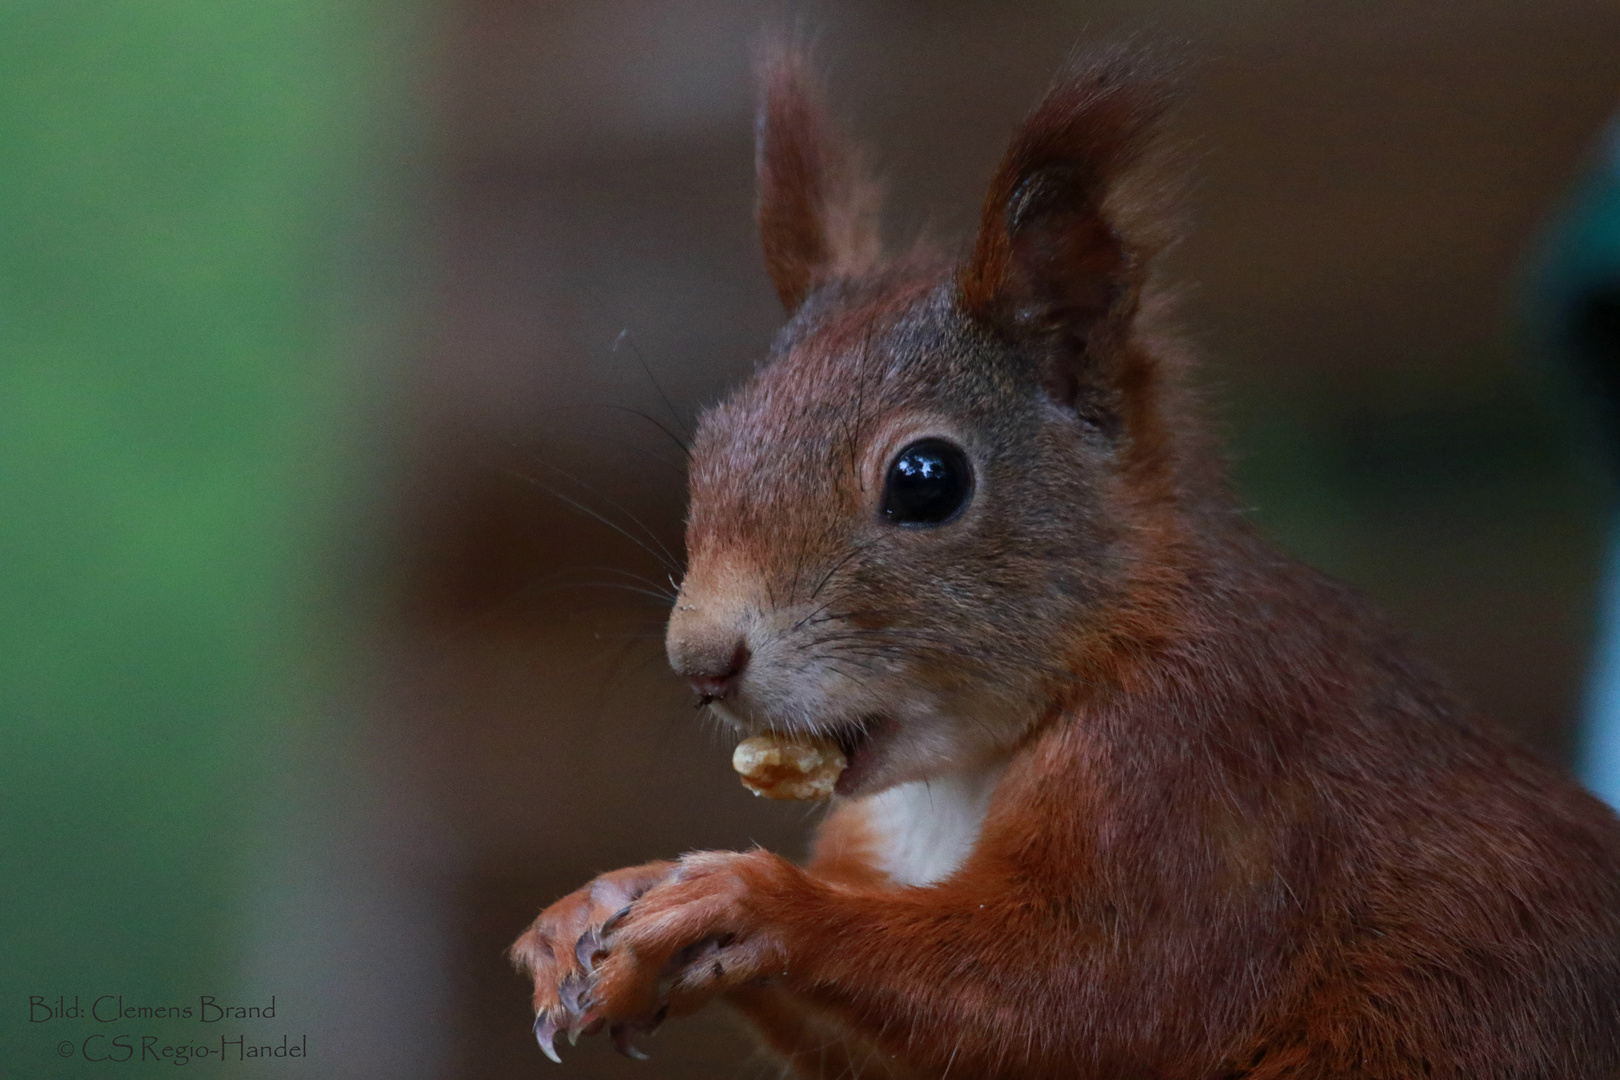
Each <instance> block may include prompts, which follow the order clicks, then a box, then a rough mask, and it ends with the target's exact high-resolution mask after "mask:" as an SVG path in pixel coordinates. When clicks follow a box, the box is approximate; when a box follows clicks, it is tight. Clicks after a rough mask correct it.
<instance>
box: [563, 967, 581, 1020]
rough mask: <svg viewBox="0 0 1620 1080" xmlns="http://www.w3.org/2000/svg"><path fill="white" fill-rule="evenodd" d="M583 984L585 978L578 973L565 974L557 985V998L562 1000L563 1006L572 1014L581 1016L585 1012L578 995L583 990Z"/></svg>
mask: <svg viewBox="0 0 1620 1080" xmlns="http://www.w3.org/2000/svg"><path fill="white" fill-rule="evenodd" d="M585 985H586V984H585V980H584V979H582V978H580V977H579V976H578V975H565V976H564V977H563V981H562V983H561V984H560V985H559V986H558V987H557V998H558V999H559V1000H560V1001H561V1002H562V1005H563V1008H565V1009H567V1010H568V1011H569V1012H570V1013H571V1014H573V1015H574V1016H582V1015H584V1013H585V1010H584V1009H583V1008H581V1007H580V1002H579V995H580V994H581V993H582V992H583V991H584V989H585Z"/></svg>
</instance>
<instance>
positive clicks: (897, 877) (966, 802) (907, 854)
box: [866, 765, 1005, 885]
mask: <svg viewBox="0 0 1620 1080" xmlns="http://www.w3.org/2000/svg"><path fill="white" fill-rule="evenodd" d="M1004 768H1005V766H1004V765H996V766H994V767H992V768H988V769H982V770H978V771H975V772H966V773H951V774H949V775H947V776H941V777H936V778H934V779H932V780H929V781H927V782H918V783H912V784H901V785H899V786H898V787H892V788H890V789H889V790H888V791H885V792H882V793H880V794H877V795H873V796H872V797H871V798H870V799H869V800H867V807H866V824H867V827H868V828H869V829H870V830H871V835H872V837H873V839H874V840H875V845H874V847H875V852H874V854H876V856H877V859H878V863H879V865H880V866H882V868H883V869H884V871H886V872H887V873H888V875H889V877H890V879H891V880H893V881H894V882H895V884H897V885H932V884H934V883H935V882H937V881H942V880H944V879H945V878H948V877H950V876H951V875H952V874H953V873H955V872H956V869H957V867H959V866H961V865H962V863H963V861H964V860H966V859H967V857H968V855H969V854H970V853H971V852H972V851H973V845H974V844H976V843H978V840H979V829H980V828H981V827H982V826H983V825H984V814H985V811H986V810H987V809H988V808H989V806H990V796H991V795H992V794H994V793H995V790H996V784H997V783H999V782H1000V780H1001V773H1002V771H1003V769H1004Z"/></svg>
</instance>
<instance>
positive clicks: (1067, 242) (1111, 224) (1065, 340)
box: [958, 47, 1174, 396]
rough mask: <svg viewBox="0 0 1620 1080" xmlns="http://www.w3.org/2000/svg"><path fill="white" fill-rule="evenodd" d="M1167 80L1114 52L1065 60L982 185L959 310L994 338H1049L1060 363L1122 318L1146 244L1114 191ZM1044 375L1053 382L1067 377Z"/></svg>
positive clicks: (1163, 73) (1143, 143)
mask: <svg viewBox="0 0 1620 1080" xmlns="http://www.w3.org/2000/svg"><path fill="white" fill-rule="evenodd" d="M1172 74H1173V72H1172V70H1171V68H1170V67H1169V66H1168V65H1166V64H1164V63H1162V62H1160V61H1158V60H1155V59H1150V58H1149V57H1147V56H1146V55H1145V54H1142V53H1140V52H1138V51H1135V50H1131V49H1127V48H1125V47H1117V48H1114V49H1112V50H1109V51H1106V52H1103V53H1101V54H1097V55H1093V56H1090V57H1083V58H1076V59H1074V60H1071V61H1070V63H1069V65H1068V66H1067V68H1066V69H1065V70H1064V72H1063V74H1062V75H1061V76H1060V77H1059V79H1058V80H1057V82H1056V83H1055V84H1054V85H1053V87H1052V89H1051V90H1050V91H1048V92H1047V95H1046V98H1045V99H1044V100H1043V101H1042V102H1041V104H1040V105H1039V106H1038V107H1037V108H1036V109H1035V111H1034V112H1033V113H1031V114H1030V116H1029V118H1028V119H1027V120H1025V121H1024V124H1023V126H1022V127H1021V128H1020V129H1019V130H1018V133H1017V134H1016V135H1015V136H1014V138H1013V142H1012V145H1011V146H1010V147H1009V148H1008V150H1007V154H1006V156H1005V157H1004V158H1003V160H1002V162H1001V166H1000V168H999V169H998V170H997V172H996V176H995V179H994V180H993V181H992V182H991V185H990V191H989V194H988V195H987V196H986V198H985V203H984V211H983V214H982V217H981V220H980V226H979V235H978V238H977V240H976V242H975V245H974V249H973V252H972V255H971V257H970V258H969V260H968V262H967V264H966V265H965V266H964V267H963V268H962V270H961V273H960V276H959V278H958V286H959V291H960V296H961V300H962V304H963V306H964V308H966V310H967V311H968V312H969V313H970V314H972V315H974V316H975V317H977V318H980V319H982V320H984V321H986V322H989V323H991V324H993V325H995V326H996V327H997V328H998V329H1000V330H1002V331H1003V332H1005V333H1009V334H1014V335H1019V336H1023V335H1028V334H1039V335H1043V336H1046V337H1050V338H1053V339H1054V340H1055V341H1056V342H1057V343H1059V344H1060V345H1061V346H1062V347H1063V348H1064V349H1065V350H1066V351H1067V353H1068V354H1069V362H1070V366H1071V367H1072V366H1073V365H1074V364H1076V363H1078V362H1079V359H1080V354H1082V353H1084V351H1085V349H1086V346H1087V344H1088V343H1089V342H1090V341H1091V340H1092V339H1093V338H1094V336H1095V334H1096V333H1097V332H1098V331H1099V329H1101V328H1102V327H1104V326H1105V325H1107V324H1109V323H1110V322H1124V321H1128V319H1129V316H1130V314H1131V313H1132V310H1133V309H1134V305H1135V302H1136V293H1137V288H1138V286H1139V285H1140V284H1141V279H1142V277H1143V275H1144V272H1145V265H1144V264H1145V261H1146V257H1147V255H1149V254H1151V251H1150V250H1148V249H1150V248H1151V247H1152V246H1153V244H1152V243H1150V242H1149V241H1150V238H1149V237H1148V236H1146V235H1132V232H1133V229H1132V228H1131V227H1128V223H1126V222H1125V221H1124V220H1123V218H1124V216H1125V215H1123V214H1122V213H1121V212H1120V205H1121V203H1122V202H1124V201H1127V198H1126V197H1125V196H1122V194H1121V192H1122V189H1124V188H1128V187H1130V186H1131V180H1132V178H1133V175H1134V174H1135V173H1136V172H1137V171H1138V167H1139V166H1140V165H1141V164H1142V163H1143V162H1144V161H1145V160H1146V158H1147V154H1148V151H1149V149H1150V148H1151V146H1152V144H1153V136H1154V134H1155V132H1156V130H1157V128H1158V126H1159V124H1160V121H1161V120H1162V119H1163V117H1164V114H1165V113H1166V112H1167V110H1168V109H1169V107H1170V105H1171V103H1172V101H1173V97H1174V95H1173V93H1172V87H1173V85H1174V80H1173V79H1172V77H1171V76H1172ZM1049 375H1051V376H1053V377H1054V378H1055V380H1056V382H1057V383H1059V384H1062V385H1072V384H1073V383H1074V382H1075V380H1076V379H1077V378H1078V375H1077V373H1076V372H1075V371H1073V370H1069V371H1063V372H1055V373H1049ZM1049 381H1051V380H1049ZM1060 396H1061V395H1060Z"/></svg>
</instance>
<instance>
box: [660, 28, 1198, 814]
mask: <svg viewBox="0 0 1620 1080" xmlns="http://www.w3.org/2000/svg"><path fill="white" fill-rule="evenodd" d="M761 74H762V91H761V97H760V109H759V121H758V155H757V169H758V176H759V204H758V217H759V224H760V231H761V234H762V240H763V246H764V252H765V261H766V265H767V267H768V269H769V272H770V275H771V278H772V281H773V282H774V283H775V285H776V289H777V292H778V293H779V294H780V296H781V298H782V301H783V303H784V305H785V306H786V308H787V309H788V311H789V313H790V319H789V322H788V323H787V325H786V326H785V327H784V328H783V330H782V332H781V334H780V335H779V337H778V338H777V340H776V342H775V343H774V345H773V347H772V349H771V351H770V354H769V356H768V357H767V359H766V360H765V362H764V363H763V364H762V365H761V366H760V368H759V370H758V371H757V372H756V374H755V375H754V376H753V378H752V379H751V380H750V381H749V382H748V383H747V384H745V385H744V386H742V387H741V388H740V389H739V390H738V391H737V392H735V393H734V394H733V395H732V396H731V397H730V398H729V399H728V400H726V401H725V402H723V403H722V404H720V405H718V406H716V407H715V408H713V409H711V410H709V411H708V412H707V413H706V414H705V415H704V416H703V418H702V420H701V423H700V426H699V429H698V433H697V437H696V440H695V446H694V449H693V454H692V466H691V478H690V486H691V506H690V513H689V517H688V525H687V554H688V571H687V574H686V577H685V579H684V581H683V582H682V585H681V589H680V595H679V597H678V599H677V601H676V604H675V609H674V611H673V613H672V615H671V618H670V621H669V628H668V635H667V639H666V644H667V649H668V653H669V658H670V662H671V663H672V665H673V666H674V668H675V670H676V671H677V672H679V673H680V674H683V675H685V676H687V677H688V678H689V679H691V680H692V682H693V685H694V687H696V688H697V689H698V690H699V692H700V693H702V694H703V695H704V696H705V698H706V699H708V700H709V701H710V702H711V703H712V704H713V706H714V707H715V710H716V712H717V713H718V714H719V715H720V716H721V717H722V718H724V719H726V720H728V721H730V722H732V723H733V724H734V725H735V726H737V727H738V728H739V729H741V730H743V731H745V732H749V733H754V732H758V731H763V730H775V731H784V732H805V733H813V734H817V735H821V736H824V737H828V738H831V739H833V740H835V741H837V742H839V743H840V744H841V745H842V746H843V747H844V749H845V751H846V753H847V754H848V755H849V758H850V767H849V769H848V770H847V771H846V772H845V774H844V776H843V778H842V779H841V781H840V784H839V791H840V793H842V794H847V795H859V794H868V793H872V792H875V791H878V790H882V789H883V788H886V787H889V786H892V785H894V784H897V783H902V782H906V781H910V780H920V779H926V778H928V777H931V776H936V775H940V774H942V773H945V772H949V771H954V770H958V769H964V768H971V767H975V766H977V765H982V764H987V763H990V762H992V761H994V760H996V759H997V758H998V757H1000V756H1003V755H1005V754H1006V753H1008V752H1009V751H1010V749H1011V748H1012V747H1013V746H1014V745H1015V744H1016V743H1017V742H1018V741H1019V740H1020V739H1021V738H1022V737H1023V736H1024V735H1025V734H1026V733H1027V732H1028V731H1029V730H1031V728H1032V727H1034V726H1036V725H1037V724H1039V723H1040V722H1041V721H1042V719H1043V718H1045V717H1047V716H1049V715H1051V714H1052V713H1053V712H1054V710H1056V709H1059V708H1061V707H1063V706H1064V705H1065V704H1066V703H1069V702H1072V701H1074V700H1075V698H1076V695H1077V694H1081V693H1084V692H1085V688H1086V687H1087V686H1088V685H1091V684H1092V683H1093V682H1094V681H1095V680H1094V672H1095V671H1096V670H1098V669H1099V665H1100V664H1101V659H1100V658H1101V657H1102V656H1103V655H1104V654H1105V653H1107V652H1109V651H1110V650H1112V651H1116V652H1117V651H1118V650H1119V649H1120V648H1121V647H1122V646H1121V645H1120V640H1119V638H1120V627H1121V625H1122V621H1121V618H1122V616H1121V612H1122V609H1123V607H1124V606H1128V605H1129V604H1130V603H1131V598H1130V597H1131V589H1132V582H1133V581H1136V580H1137V579H1139V578H1140V577H1141V576H1142V574H1143V573H1144V565H1145V563H1147V562H1151V561H1152V559H1153V555H1152V553H1151V552H1149V551H1148V550H1147V547H1148V546H1149V545H1150V544H1151V543H1154V542H1156V541H1154V540H1153V539H1152V538H1153V537H1155V536H1157V535H1158V533H1159V531H1160V527H1159V522H1160V521H1161V519H1162V517H1163V508H1164V507H1165V506H1166V505H1168V504H1169V503H1171V502H1173V501H1174V498H1175V488H1176V482H1175V479H1174V477H1175V473H1176V468H1175V464H1174V460H1175V457H1176V454H1177V442H1176V440H1175V439H1173V438H1172V437H1171V435H1172V432H1173V431H1175V430H1176V428H1177V425H1176V424H1174V423H1172V422H1171V421H1170V419H1169V418H1168V416H1167V412H1168V405H1167V401H1168V400H1169V399H1168V396H1167V394H1166V392H1165V388H1166V385H1167V380H1166V371H1165V367H1166V360H1165V358H1164V356H1163V352H1164V350H1163V349H1161V348H1156V347H1155V346H1154V345H1153V344H1152V343H1150V342H1148V341H1147V333H1146V331H1145V330H1144V329H1143V328H1142V324H1143V322H1144V320H1143V317H1142V311H1143V308H1144V295H1145V286H1146V285H1147V275H1148V269H1149V266H1150V263H1151V260H1152V257H1153V256H1154V255H1155V254H1156V253H1157V252H1158V251H1159V250H1160V249H1161V248H1162V247H1163V245H1164V236H1163V228H1162V225H1160V224H1159V223H1158V221H1157V219H1155V217H1154V215H1153V213H1152V212H1151V204H1152V203H1153V202H1155V201H1156V200H1155V199H1154V198H1153V197H1152V192H1153V191H1154V190H1155V185H1154V184H1153V183H1152V181H1150V180H1148V179H1146V177H1147V176H1148V175H1150V173H1149V171H1148V169H1147V164H1148V163H1149V161H1150V159H1151V158H1152V156H1153V155H1152V154H1151V153H1150V150H1151V149H1152V147H1153V145H1154V144H1153V140H1152V135H1153V131H1154V129H1155V127H1156V125H1157V122H1158V121H1159V119H1160V118H1161V116H1162V114H1163V113H1164V111H1165V109H1166V105H1167V102H1168V100H1169V95H1168V93H1167V90H1166V87H1167V80H1166V79H1165V77H1164V74H1163V71H1162V70H1161V69H1159V68H1157V67H1154V66H1153V65H1151V64H1149V63H1147V62H1145V61H1143V60H1142V59H1141V58H1140V57H1138V56H1135V55H1133V54H1131V53H1129V52H1127V51H1125V50H1116V51H1112V52H1109V53H1107V54H1104V55H1102V56H1100V57H1095V58H1092V59H1090V60H1086V61H1077V62H1073V63H1071V65H1070V66H1069V67H1068V68H1067V69H1066V70H1065V72H1064V73H1063V75H1062V77H1061V78H1060V79H1059V80H1058V81H1057V82H1056V84H1055V85H1054V86H1053V88H1052V89H1051V90H1050V91H1049V92H1048V94H1047V96H1046V98H1045V99H1044V100H1043V101H1042V103H1041V104H1040V106H1039V107H1038V108H1037V109H1036V110H1035V111H1034V112H1033V113H1032V114H1031V115H1030V116H1029V118H1028V119H1027V120H1026V121H1025V122H1024V124H1023V126H1022V127H1021V128H1020V129H1019V131H1018V133H1017V134H1016V136H1015V138H1014V139H1013V142H1012V145H1011V147H1010V148H1009V150H1008V151H1007V154H1006V156H1005V158H1004V159H1003V161H1002V163H1001V165H1000V168H999V169H998V171H997V173H996V175H995V178H994V180H993V182H992V183H991V186H990V191H989V194H988V196H987V198H986V201H985V205H984V212H983V216H982V220H981V223H980V226H979V231H978V235H977V238H976V240H975V242H974V244H973V247H972V250H971V253H970V254H969V256H968V257H967V258H966V259H965V260H963V261H962V262H960V263H959V264H956V265H951V264H949V263H947V262H944V261H939V262H929V261H927V260H924V259H919V258H914V259H911V260H901V261H897V262H893V263H885V262H884V261H883V259H882V257H881V252H880V246H879V243H878V239H877V233H876V227H875V210H876V198H875V195H874V191H875V189H874V188H873V186H872V185H871V184H869V183H868V182H867V181H866V180H865V179H864V178H863V176H862V174H861V171H860V168H859V164H858V161H857V158H856V155H855V153H854V152H853V150H852V149H851V148H850V147H848V146H847V145H846V144H845V143H844V142H843V141H842V140H841V139H840V138H839V137H838V136H837V135H836V134H835V132H834V131H833V130H832V128H831V126H830V124H829V123H828V121H827V120H826V118H825V116H824V113H823V111H822V109H821V106H820V104H819V101H818V97H817V95H816V94H815V92H814V90H813V87H812V85H811V82H810V80H809V78H808V77H807V70H806V65H805V62H804V61H803V59H802V58H801V57H799V56H797V55H795V54H793V53H791V52H789V51H786V50H780V49H779V50H777V51H775V52H774V53H773V54H772V55H770V56H768V57H767V59H766V60H765V62H764V64H763V65H762V72H761ZM1147 569H1148V570H1149V571H1151V569H1152V567H1151V566H1148V567H1147Z"/></svg>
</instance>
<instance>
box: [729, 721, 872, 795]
mask: <svg viewBox="0 0 1620 1080" xmlns="http://www.w3.org/2000/svg"><path fill="white" fill-rule="evenodd" d="M848 766H849V759H848V758H846V757H844V752H843V751H842V750H840V749H838V745H837V744H836V743H832V742H828V741H827V740H826V739H815V738H811V737H809V736H802V735H794V736H789V735H755V736H754V737H753V738H751V739H744V740H743V741H742V742H740V743H738V744H737V750H736V752H735V753H733V754H732V755H731V767H732V768H733V769H736V770H737V774H738V775H739V776H741V777H742V782H743V787H745V788H747V789H748V790H749V791H752V792H753V793H754V794H755V795H763V796H765V797H766V798H767V799H825V798H829V797H830V796H831V795H832V793H833V787H834V785H836V784H837V783H838V777H839V776H840V774H842V773H843V771H844V770H845V769H846V768H848Z"/></svg>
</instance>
